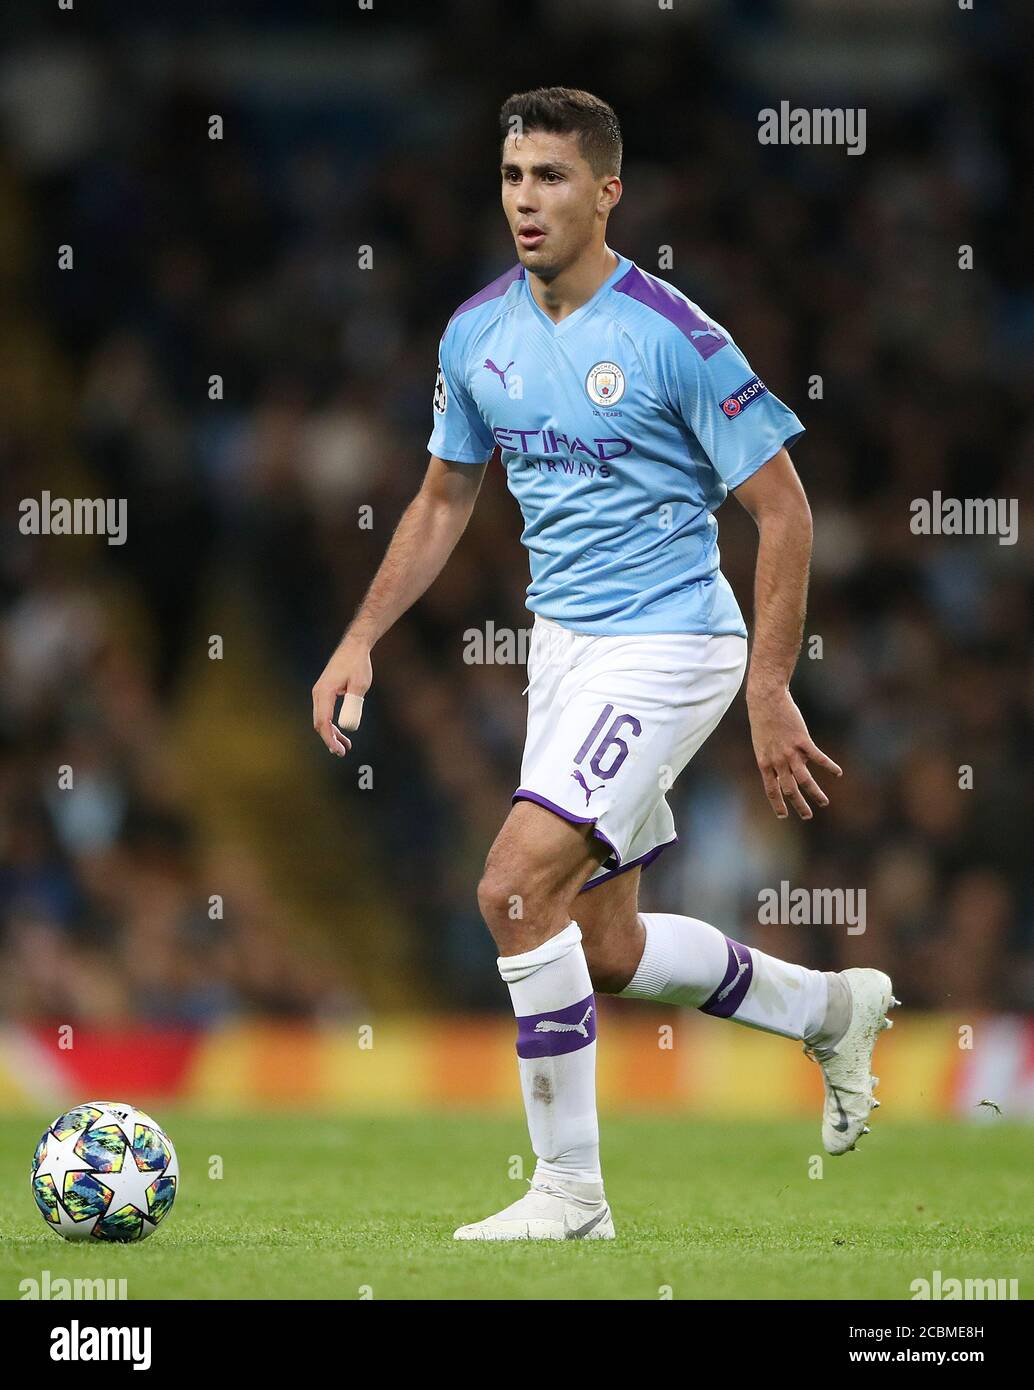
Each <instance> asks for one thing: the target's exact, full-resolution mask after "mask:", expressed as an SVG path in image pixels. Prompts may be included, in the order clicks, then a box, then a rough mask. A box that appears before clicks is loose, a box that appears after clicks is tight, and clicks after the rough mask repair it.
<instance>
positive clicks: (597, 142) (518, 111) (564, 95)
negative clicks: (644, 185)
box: [499, 87, 621, 178]
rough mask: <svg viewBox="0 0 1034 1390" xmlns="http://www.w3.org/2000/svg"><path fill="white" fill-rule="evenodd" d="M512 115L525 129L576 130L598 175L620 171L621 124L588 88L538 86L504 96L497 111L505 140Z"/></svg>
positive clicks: (580, 143) (585, 152)
mask: <svg viewBox="0 0 1034 1390" xmlns="http://www.w3.org/2000/svg"><path fill="white" fill-rule="evenodd" d="M514 116H517V117H519V118H520V121H521V126H522V128H523V129H524V130H525V131H529V130H546V131H549V133H550V134H551V135H567V134H571V133H574V134H577V136H578V147H579V149H580V150H581V152H582V154H583V155H584V157H585V159H586V160H587V161H588V163H589V167H590V168H591V169H592V172H593V173H594V174H595V175H596V177H597V178H602V177H603V175H604V174H620V173H621V126H620V125H619V123H618V118H617V116H615V114H614V111H613V109H612V108H611V107H610V106H608V105H607V103H606V102H605V101H601V100H600V98H599V97H594V96H593V94H592V93H591V92H580V91H577V90H576V89H575V88H573V87H538V88H536V90H535V91H533V92H515V93H514V94H513V96H512V97H507V99H506V101H504V102H503V108H502V110H501V111H500V112H499V129H500V131H501V132H502V137H503V143H504V144H505V143H506V137H507V136H508V135H509V134H510V122H511V120H512V119H513V117H514Z"/></svg>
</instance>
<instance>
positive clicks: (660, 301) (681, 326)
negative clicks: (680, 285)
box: [614, 265, 729, 362]
mask: <svg viewBox="0 0 1034 1390" xmlns="http://www.w3.org/2000/svg"><path fill="white" fill-rule="evenodd" d="M614 290H615V293H617V294H627V295H628V297H629V299H636V300H638V301H639V303H640V304H645V305H646V307H647V308H648V309H652V310H653V311H654V313H657V314H660V315H661V316H662V318H666V319H667V320H668V321H669V323H673V324H674V325H675V327H676V328H677V329H678V330H679V332H680V333H682V334H683V335H684V336H685V337H686V338H688V339H689V341H690V342H691V343H692V344H693V346H694V347H695V348H696V350H697V352H699V354H700V356H701V357H702V358H703V359H704V360H705V362H706V360H707V359H708V358H709V357H713V356H714V354H715V353H716V352H718V351H720V349H721V348H723V347H725V345H726V343H727V342H728V341H729V340H728V338H726V337H723V335H722V334H721V333H719V332H718V330H717V329H716V328H715V327H714V325H713V324H711V323H708V321H707V319H705V318H703V317H702V316H701V315H700V314H698V313H697V311H696V310H695V309H694V308H693V306H692V305H691V304H689V303H687V302H686V300H684V299H683V298H682V296H681V295H677V294H675V292H674V291H673V290H672V289H670V288H669V287H668V286H667V285H665V284H664V283H663V281H661V280H655V279H654V277H653V276H652V275H644V274H643V272H642V271H641V270H640V269H639V267H638V266H636V265H634V266H632V268H631V270H629V271H628V272H627V273H626V274H625V275H622V277H621V279H620V280H619V281H618V282H617V284H616V285H615V286H614Z"/></svg>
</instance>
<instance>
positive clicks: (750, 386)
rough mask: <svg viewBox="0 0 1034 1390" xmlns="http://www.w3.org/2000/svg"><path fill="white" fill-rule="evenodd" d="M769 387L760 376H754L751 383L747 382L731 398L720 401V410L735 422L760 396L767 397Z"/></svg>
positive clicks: (727, 397)
mask: <svg viewBox="0 0 1034 1390" xmlns="http://www.w3.org/2000/svg"><path fill="white" fill-rule="evenodd" d="M767 395H768V387H767V386H766V385H765V383H764V382H763V381H762V380H761V378H760V377H759V376H752V377H751V379H750V380H749V381H745V382H744V383H743V385H742V386H741V387H740V388H739V390H738V391H734V392H733V393H732V395H731V396H726V398H725V400H724V401H719V403H718V408H719V409H720V410H721V411H722V413H723V414H724V415H725V416H726V417H727V418H728V419H730V420H734V419H735V418H736V416H737V415H739V413H740V411H741V410H746V408H747V406H748V405H750V403H751V402H752V401H756V400H757V399H758V397H759V396H767Z"/></svg>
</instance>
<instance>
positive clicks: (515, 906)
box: [478, 862, 565, 954]
mask: <svg viewBox="0 0 1034 1390" xmlns="http://www.w3.org/2000/svg"><path fill="white" fill-rule="evenodd" d="M539 879H540V876H539V875H536V874H535V873H534V872H532V871H531V870H530V869H529V870H528V871H527V872H521V871H520V869H519V867H517V868H515V869H514V870H512V871H511V872H504V871H503V870H501V869H500V868H497V867H494V866H493V865H492V863H491V862H489V864H488V865H487V867H486V869H485V872H484V874H483V876H482V878H481V882H480V883H479V884H478V907H479V908H480V909H481V915H482V917H483V918H484V919H485V925H486V926H487V927H488V930H489V931H490V932H491V933H492V936H493V937H494V938H495V942H496V945H497V946H499V948H500V950H502V951H503V953H504V954H510V953H512V952H516V951H526V950H531V948H532V947H533V946H537V945H538V944H539V943H540V941H544V940H545V939H546V937H548V936H549V935H550V934H551V932H552V931H553V930H554V929H555V928H556V924H557V922H558V921H559V919H560V917H563V916H564V915H565V914H564V913H563V912H562V911H560V910H559V909H558V906H557V903H556V902H555V900H554V895H553V894H552V893H551V891H550V885H549V884H548V883H547V882H540V881H539ZM558 912H559V915H558Z"/></svg>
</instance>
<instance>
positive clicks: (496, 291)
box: [449, 262, 524, 323]
mask: <svg viewBox="0 0 1034 1390" xmlns="http://www.w3.org/2000/svg"><path fill="white" fill-rule="evenodd" d="M523 278H524V267H523V266H522V265H521V264H520V262H518V263H517V265H515V266H511V267H510V269H509V270H508V271H506V272H505V274H503V275H500V276H499V278H498V279H497V280H493V281H492V283H491V284H490V285H486V286H485V288H484V289H483V290H478V292H477V294H475V295H471V297H470V298H469V299H466V300H464V302H463V303H462V304H461V305H460V307H459V308H458V309H457V310H456V312H455V313H454V314H453V316H452V318H451V319H450V320H449V322H450V323H452V320H453V319H458V318H459V316H460V314H465V313H467V311H468V310H470V309H476V308H478V306H479V305H481V304H487V303H488V302H489V300H490V299H502V297H503V295H504V294H505V293H506V291H507V290H508V289H509V288H510V286H511V285H512V284H513V283H514V281H516V280H522V279H523Z"/></svg>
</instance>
